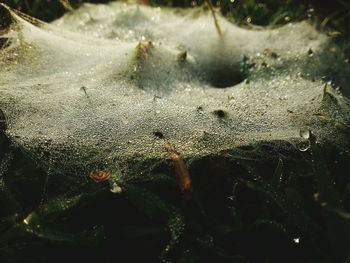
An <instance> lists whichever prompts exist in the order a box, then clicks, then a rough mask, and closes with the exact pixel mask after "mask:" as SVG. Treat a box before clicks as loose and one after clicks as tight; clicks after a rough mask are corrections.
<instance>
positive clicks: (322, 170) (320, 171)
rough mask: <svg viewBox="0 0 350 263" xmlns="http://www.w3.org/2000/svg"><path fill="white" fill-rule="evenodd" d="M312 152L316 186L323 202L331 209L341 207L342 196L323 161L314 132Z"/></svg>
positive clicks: (311, 135) (311, 144)
mask: <svg viewBox="0 0 350 263" xmlns="http://www.w3.org/2000/svg"><path fill="white" fill-rule="evenodd" d="M309 141H310V146H311V152H312V156H313V169H314V173H315V181H316V186H317V189H318V191H319V194H320V196H321V199H322V202H324V204H326V205H328V206H331V207H334V208H335V207H340V195H339V192H338V191H337V189H336V187H335V184H334V183H335V182H334V181H333V179H332V177H331V174H330V171H329V169H328V167H327V165H326V162H325V161H324V160H323V156H322V153H321V149H320V148H319V146H318V145H317V142H316V137H315V135H314V134H312V132H310V136H309Z"/></svg>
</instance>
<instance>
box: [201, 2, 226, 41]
mask: <svg viewBox="0 0 350 263" xmlns="http://www.w3.org/2000/svg"><path fill="white" fill-rule="evenodd" d="M205 2H206V3H207V5H208V7H209V9H210V11H211V14H212V15H213V18H214V24H215V27H216V31H218V34H219V36H220V37H221V36H222V31H221V28H220V25H219V21H218V19H217V17H216V14H215V10H214V7H213V5H212V3H211V2H210V0H205Z"/></svg>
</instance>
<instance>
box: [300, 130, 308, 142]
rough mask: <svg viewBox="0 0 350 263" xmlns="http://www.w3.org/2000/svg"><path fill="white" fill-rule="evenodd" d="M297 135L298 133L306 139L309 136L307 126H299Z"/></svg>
mask: <svg viewBox="0 0 350 263" xmlns="http://www.w3.org/2000/svg"><path fill="white" fill-rule="evenodd" d="M299 135H300V137H302V138H304V139H307V140H308V139H309V138H310V130H309V128H307V127H304V128H301V129H300V131H299Z"/></svg>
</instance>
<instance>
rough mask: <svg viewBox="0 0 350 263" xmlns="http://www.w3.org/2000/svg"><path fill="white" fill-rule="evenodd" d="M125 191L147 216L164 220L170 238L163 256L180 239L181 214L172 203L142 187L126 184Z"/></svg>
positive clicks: (182, 220) (183, 225) (182, 228)
mask: <svg viewBox="0 0 350 263" xmlns="http://www.w3.org/2000/svg"><path fill="white" fill-rule="evenodd" d="M125 193H126V195H127V198H128V199H129V200H130V202H131V203H132V204H133V205H134V206H135V207H136V208H137V209H138V210H139V211H141V212H143V213H144V214H146V215H147V216H148V217H149V218H151V219H154V220H157V221H160V222H162V223H163V222H164V223H166V224H167V226H168V227H169V233H170V239H169V241H168V245H167V246H166V248H165V250H164V251H163V253H162V254H161V255H160V257H161V258H165V257H166V255H167V253H168V252H170V251H171V250H172V249H173V248H174V247H175V245H176V244H178V242H179V241H180V238H181V236H182V234H183V231H184V228H185V223H184V219H183V216H182V215H181V214H180V212H179V211H178V210H177V209H175V207H173V206H172V205H170V204H168V203H166V202H164V201H163V200H162V199H161V198H160V197H159V196H158V195H156V194H155V193H152V192H150V191H148V190H146V189H144V188H142V187H136V186H133V185H130V184H129V185H127V186H126V187H125Z"/></svg>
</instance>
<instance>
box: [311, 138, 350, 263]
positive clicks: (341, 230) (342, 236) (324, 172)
mask: <svg viewBox="0 0 350 263" xmlns="http://www.w3.org/2000/svg"><path fill="white" fill-rule="evenodd" d="M309 141H310V146H311V152H312V156H313V169H314V174H315V181H316V187H317V190H318V192H319V194H320V198H321V205H322V206H323V207H324V210H323V212H324V213H323V217H324V222H325V226H326V227H325V230H326V231H325V232H326V235H327V236H328V240H329V244H328V245H329V249H328V251H327V254H326V256H327V257H328V258H329V259H330V261H331V262H345V261H344V260H345V258H346V257H347V256H348V255H349V244H350V224H349V221H348V220H347V219H346V218H344V217H342V216H341V215H339V213H337V210H339V209H341V203H340V194H339V192H338V190H337V188H336V186H335V183H334V181H333V179H332V177H331V174H330V171H329V169H328V167H327V165H326V162H325V160H324V159H323V154H322V151H321V149H320V147H319V146H318V145H317V142H316V137H315V135H314V134H312V133H311V132H310V137H309Z"/></svg>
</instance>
